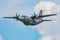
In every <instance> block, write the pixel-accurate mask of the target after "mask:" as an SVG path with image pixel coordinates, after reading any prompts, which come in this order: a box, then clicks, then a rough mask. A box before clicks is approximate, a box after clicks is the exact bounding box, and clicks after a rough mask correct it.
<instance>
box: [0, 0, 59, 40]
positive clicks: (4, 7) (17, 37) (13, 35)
mask: <svg viewBox="0 0 60 40" xmlns="http://www.w3.org/2000/svg"><path fill="white" fill-rule="evenodd" d="M40 9H43V14H52V13H54V14H58V15H57V16H54V17H49V18H44V19H51V20H53V21H51V22H42V23H41V24H39V25H37V26H26V25H24V24H23V23H22V22H20V21H16V20H13V19H11V20H10V19H3V18H2V17H4V16H14V15H15V14H16V13H17V14H20V15H23V14H24V15H29V16H30V15H32V14H33V13H34V12H36V14H37V13H39V11H40ZM59 17H60V0H0V40H60V38H59V37H60V19H59Z"/></svg>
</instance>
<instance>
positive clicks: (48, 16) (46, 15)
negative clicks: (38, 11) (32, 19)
mask: <svg viewBox="0 0 60 40" xmlns="http://www.w3.org/2000/svg"><path fill="white" fill-rule="evenodd" d="M55 15H57V14H50V15H42V16H38V17H49V16H55Z"/></svg>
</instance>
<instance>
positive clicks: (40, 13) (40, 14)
mask: <svg viewBox="0 0 60 40" xmlns="http://www.w3.org/2000/svg"><path fill="white" fill-rule="evenodd" d="M42 12H43V10H40V12H39V16H38V17H40V16H42ZM40 20H42V17H40Z"/></svg>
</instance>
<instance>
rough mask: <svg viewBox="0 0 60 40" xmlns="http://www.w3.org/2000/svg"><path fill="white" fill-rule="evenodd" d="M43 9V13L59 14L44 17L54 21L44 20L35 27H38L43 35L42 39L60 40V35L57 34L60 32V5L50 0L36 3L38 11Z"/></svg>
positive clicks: (36, 10)
mask: <svg viewBox="0 0 60 40" xmlns="http://www.w3.org/2000/svg"><path fill="white" fill-rule="evenodd" d="M41 9H42V10H43V14H57V15H56V16H53V17H47V18H44V19H51V20H53V21H50V22H47V21H46V22H42V23H41V24H39V25H37V26H34V28H36V29H37V30H38V32H39V33H40V34H41V35H42V36H43V37H42V39H41V40H54V39H55V40H59V37H60V36H57V35H56V34H58V33H59V34H60V14H59V13H60V5H59V4H56V3H53V2H49V1H42V2H40V3H38V4H37V5H36V7H35V9H34V10H35V12H36V13H39V11H40V10H41ZM55 36H56V37H55Z"/></svg>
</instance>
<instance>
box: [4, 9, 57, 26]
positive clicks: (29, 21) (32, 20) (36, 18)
mask: <svg viewBox="0 0 60 40" xmlns="http://www.w3.org/2000/svg"><path fill="white" fill-rule="evenodd" d="M42 13H43V10H40V12H39V14H38V15H37V14H35V13H34V15H33V16H31V17H28V16H25V15H22V16H20V15H17V14H16V16H13V17H3V18H11V19H16V20H18V21H21V22H23V23H24V24H25V25H32V26H34V25H37V24H39V23H41V22H43V21H51V20H43V19H42V18H44V17H49V16H54V15H56V14H49V15H42Z"/></svg>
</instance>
